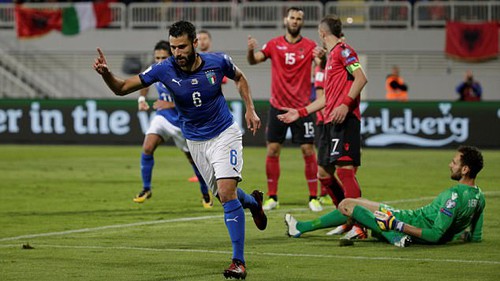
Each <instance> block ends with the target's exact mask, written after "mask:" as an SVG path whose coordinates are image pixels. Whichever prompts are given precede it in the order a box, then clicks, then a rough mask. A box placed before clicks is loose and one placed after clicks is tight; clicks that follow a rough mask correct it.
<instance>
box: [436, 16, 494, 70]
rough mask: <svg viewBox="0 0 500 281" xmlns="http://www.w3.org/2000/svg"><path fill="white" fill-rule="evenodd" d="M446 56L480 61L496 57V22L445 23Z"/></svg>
mask: <svg viewBox="0 0 500 281" xmlns="http://www.w3.org/2000/svg"><path fill="white" fill-rule="evenodd" d="M445 51H446V55H448V56H449V57H452V58H455V59H461V60H468V61H482V60H488V59H494V58H496V57H497V56H498V24H497V23H496V22H481V23H464V22H456V21H450V22H448V23H446V48H445Z"/></svg>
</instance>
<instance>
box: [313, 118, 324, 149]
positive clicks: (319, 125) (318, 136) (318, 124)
mask: <svg viewBox="0 0 500 281" xmlns="http://www.w3.org/2000/svg"><path fill="white" fill-rule="evenodd" d="M324 131H325V123H323V122H316V131H315V134H314V144H315V145H316V147H319V146H320V145H321V136H322V135H323V133H324Z"/></svg>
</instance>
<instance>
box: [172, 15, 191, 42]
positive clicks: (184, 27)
mask: <svg viewBox="0 0 500 281" xmlns="http://www.w3.org/2000/svg"><path fill="white" fill-rule="evenodd" d="M168 35H170V36H172V37H175V38H177V37H181V36H183V35H187V36H188V39H189V40H190V41H191V42H194V40H195V39H196V27H194V25H193V24H192V23H190V22H188V21H184V20H181V21H178V22H176V23H174V24H172V26H171V27H170V29H169V31H168Z"/></svg>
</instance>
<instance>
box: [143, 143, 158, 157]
mask: <svg viewBox="0 0 500 281" xmlns="http://www.w3.org/2000/svg"><path fill="white" fill-rule="evenodd" d="M142 151H143V152H144V154H146V155H153V153H154V152H155V147H154V146H152V145H144V146H143V147H142Z"/></svg>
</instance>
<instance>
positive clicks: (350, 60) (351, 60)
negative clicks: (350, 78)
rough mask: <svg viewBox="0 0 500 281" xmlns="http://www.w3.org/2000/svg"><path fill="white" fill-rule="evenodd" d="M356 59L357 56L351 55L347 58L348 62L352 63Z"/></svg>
mask: <svg viewBox="0 0 500 281" xmlns="http://www.w3.org/2000/svg"><path fill="white" fill-rule="evenodd" d="M355 61H356V57H350V58H348V59H346V60H345V62H346V63H351V62H355Z"/></svg>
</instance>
